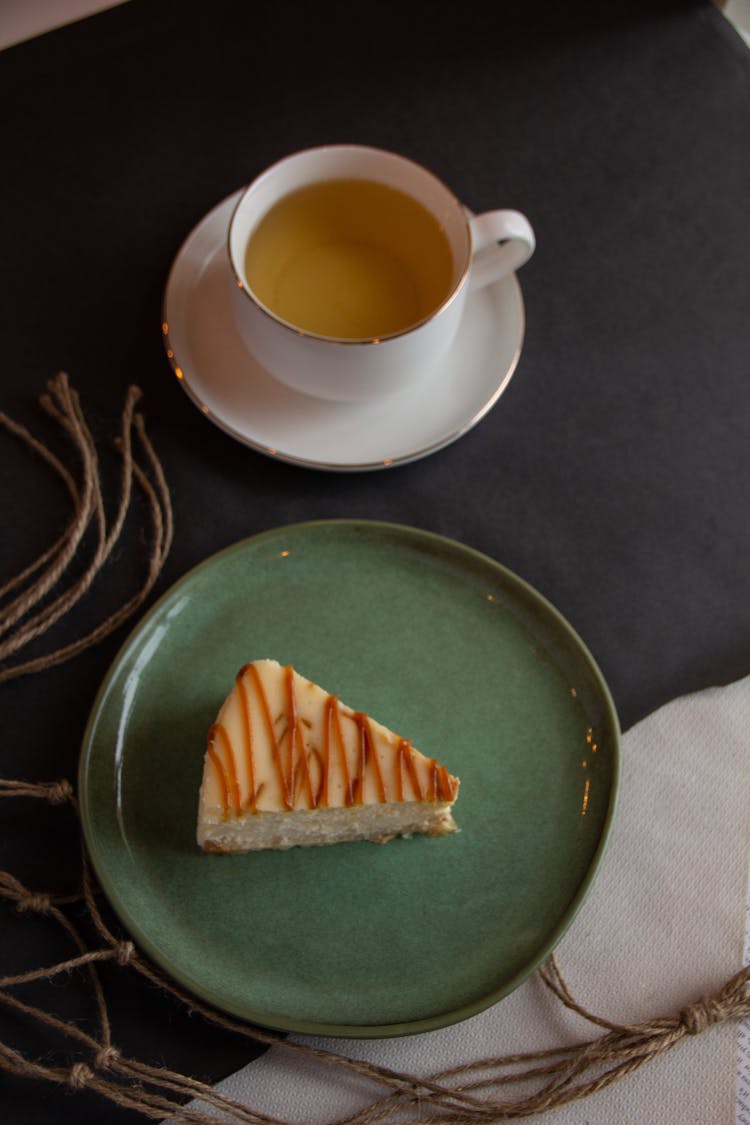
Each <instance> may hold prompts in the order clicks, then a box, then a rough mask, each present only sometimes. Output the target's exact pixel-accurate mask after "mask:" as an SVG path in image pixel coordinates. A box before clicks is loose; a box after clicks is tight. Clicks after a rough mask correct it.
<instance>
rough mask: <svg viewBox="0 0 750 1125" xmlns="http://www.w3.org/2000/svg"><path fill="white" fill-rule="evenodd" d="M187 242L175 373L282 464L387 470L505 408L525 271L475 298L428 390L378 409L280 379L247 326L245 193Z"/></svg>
mask: <svg viewBox="0 0 750 1125" xmlns="http://www.w3.org/2000/svg"><path fill="white" fill-rule="evenodd" d="M238 194H239V193H237V194H235V195H232V196H230V197H229V198H228V199H225V200H224V201H223V202H222V203H220V204H219V205H218V206H217V207H215V208H214V209H213V210H212V211H210V212H209V213H208V215H206V216H205V218H204V219H202V220H201V222H200V223H199V224H198V226H197V227H196V228H195V229H194V230H193V231H192V232H191V234H190V235H189V236H188V238H187V239H186V241H185V242H184V244H183V246H182V247H181V249H180V251H179V253H178V255H177V257H176V259H175V261H174V264H173V266H172V269H171V272H170V275H169V280H168V282H167V287H166V293H165V297H164V310H163V313H164V315H163V323H162V331H163V333H164V341H165V346H166V349H167V356H168V358H169V361H170V363H171V365H172V369H173V370H174V372H175V374H176V375H177V377H178V379H179V380H180V382H181V384H182V386H183V387H184V389H185V391H186V392H187V393H188V395H189V396H190V397H191V398H192V400H193V401H194V402H195V404H196V405H197V406H198V408H199V409H200V410H202V411H203V413H204V414H205V415H206V416H207V417H208V418H209V419H210V420H211V421H212V422H214V423H215V425H217V426H219V427H220V428H221V429H222V430H225V431H226V433H228V434H230V435H231V437H233V438H236V439H237V441H240V442H243V443H244V444H245V445H249V446H250V447H251V448H253V449H256V450H258V451H259V452H260V453H265V454H267V455H268V456H270V457H275V458H278V459H280V460H282V461H290V462H292V463H293V464H296V465H304V466H307V467H309V468H316V469H328V470H331V471H337V472H353V471H364V470H368V469H384V468H389V467H390V466H392V465H400V464H404V463H405V462H407V461H415V460H417V459H418V458H420V457H426V456H427V455H428V454H430V453H434V452H435V451H436V450H438V449H442V448H443V447H444V446H446V445H449V444H450V443H451V442H453V441H455V440H456V439H457V438H459V437H461V436H462V435H463V434H465V433H466V432H467V431H468V430H470V429H471V428H472V427H473V426H475V425H476V424H477V422H479V421H480V419H481V418H483V417H484V415H485V414H486V413H487V412H488V410H490V408H491V407H492V406H494V404H495V403H496V402H497V400H498V398H499V397H500V395H501V394H502V392H503V391H504V390H505V388H506V386H507V385H508V383H509V382H510V378H511V376H512V375H513V372H514V370H515V368H516V364H517V362H518V357H519V355H520V352H521V344H522V342H523V334H524V307H523V299H522V296H521V289H520V286H519V284H518V281H517V279H516V277H515V276H511V277H508V278H505V279H504V280H502V281H500V282H497V283H495V284H494V285H491V286H488V287H487V288H486V289H483V290H478V291H477V292H476V293H472V294H471V295H470V296H469V299H468V301H467V304H466V311H465V314H464V318H463V320H462V322H461V327H460V329H459V332H458V336H457V338H456V340H455V341H454V343H453V346H452V347H451V350H450V352H449V353H448V355H447V356H446V357H445V359H444V360H443V361H442V362H441V365H440V367H439V368H438V370H437V371H433V372H432V374H431V375H430V376H429V377H428V378H427V379H426V380H425V381H423V382H422V383H421V384H417V385H415V386H411V387H409V388H407V389H405V390H403V391H399V392H398V393H397V394H395V395H390V396H388V397H387V398H384V399H379V400H378V401H376V402H373V403H365V404H361V403H338V402H326V401H324V400H323V399H316V398H312V397H310V396H308V395H301V394H298V393H297V392H296V391H293V390H291V389H289V388H288V387H285V386H283V385H282V384H281V383H279V382H278V381H277V380H275V379H274V378H272V376H271V375H269V374H268V373H267V372H266V371H265V370H264V369H263V368H262V367H261V365H260V364H259V363H258V361H257V360H256V359H254V357H253V356H252V355H251V354H250V353H249V352H248V351H247V349H246V347H245V346H244V344H243V343H242V341H241V339H240V336H239V333H238V332H237V329H236V327H235V323H234V319H233V314H232V306H231V302H230V299H229V297H230V286H231V285H232V284H233V281H232V278H231V275H230V270H229V264H228V260H227V252H226V230H227V225H228V222H229V216H230V214H231V211H232V208H233V207H234V204H235V201H236V199H237V195H238Z"/></svg>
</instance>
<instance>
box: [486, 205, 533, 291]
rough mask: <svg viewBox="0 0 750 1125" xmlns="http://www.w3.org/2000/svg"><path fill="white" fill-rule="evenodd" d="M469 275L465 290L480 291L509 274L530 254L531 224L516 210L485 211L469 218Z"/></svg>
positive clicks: (531, 247)
mask: <svg viewBox="0 0 750 1125" xmlns="http://www.w3.org/2000/svg"><path fill="white" fill-rule="evenodd" d="M469 229H470V231H471V254H472V262H471V276H470V278H469V289H481V288H482V286H484V285H489V284H490V283H491V282H493V281H499V280H500V278H501V277H505V276H506V274H509V273H513V272H514V270H517V269H518V268H519V267H520V266H522V265H523V264H524V262H528V260H529V258H530V257H531V255H532V254H533V253H534V248H535V246H536V239H535V237H534V231H533V230H532V229H531V224H530V222H529V220H528V219H527V218H526V216H525V215H522V214H521V212H520V211H486V212H485V213H484V214H483V215H475V216H474V217H473V218H471V219H469Z"/></svg>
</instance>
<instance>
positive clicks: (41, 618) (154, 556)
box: [0, 372, 173, 683]
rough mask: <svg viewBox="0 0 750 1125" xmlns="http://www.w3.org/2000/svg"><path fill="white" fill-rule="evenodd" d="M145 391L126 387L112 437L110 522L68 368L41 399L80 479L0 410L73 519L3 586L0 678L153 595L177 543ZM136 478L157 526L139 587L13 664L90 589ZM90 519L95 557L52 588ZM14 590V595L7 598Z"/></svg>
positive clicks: (56, 657)
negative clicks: (114, 492) (142, 406)
mask: <svg viewBox="0 0 750 1125" xmlns="http://www.w3.org/2000/svg"><path fill="white" fill-rule="evenodd" d="M140 397H141V391H140V390H139V388H138V387H130V388H129V389H128V392H127V397H126V400H125V406H124V408H123V412H122V420H121V427H120V434H119V436H118V438H117V439H116V442H115V445H116V447H117V449H118V450H119V452H120V456H121V459H122V467H121V474H120V497H119V501H118V503H117V508H116V511H115V514H114V517H113V518H112V520H111V521H108V520H107V515H106V512H105V505H104V500H103V496H102V483H101V477H100V472H99V461H98V457H97V452H96V446H95V444H94V439H93V437H92V435H91V431H90V429H89V427H88V425H87V424H86V419H85V418H84V415H83V411H82V410H81V404H80V401H79V398H78V395H77V394H76V392H75V391H74V390H73V389H72V388H71V386H70V382H69V380H68V377H67V375H66V374H65V373H64V372H61V373H60V374H59V375H58V376H57V377H56V378H55V379H52V380H51V381H50V383H49V394H46V395H43V396H42V398H41V399H40V403H41V405H42V407H43V409H44V410H45V411H46V412H47V413H48V414H49V415H50V416H51V417H52V418H54V419H55V420H56V421H57V422H58V423H59V425H60V427H61V428H62V430H63V431H64V432H65V433H66V434H67V436H68V437H69V438H70V440H71V441H72V443H73V445H74V447H75V450H76V453H77V455H78V459H79V461H80V480H79V479H76V477H74V475H73V474H72V473H71V472H70V470H69V469H68V468H67V467H66V466H65V465H64V464H63V463H62V462H61V461H60V459H59V458H58V457H57V456H56V455H55V454H54V453H53V452H52V451H51V450H50V449H49V448H48V447H47V446H46V445H44V444H43V443H42V442H41V441H39V439H38V438H36V437H34V436H33V434H31V433H30V432H29V430H27V429H26V427H25V426H22V425H21V424H19V423H18V422H15V421H13V419H12V418H9V417H8V416H7V414H4V413H3V412H2V411H0V426H2V427H4V428H5V429H6V430H7V431H9V432H10V433H11V434H14V435H15V436H16V437H17V438H19V439H20V440H21V441H22V442H24V443H25V444H26V445H27V446H28V447H29V449H31V450H33V451H34V453H36V454H37V455H38V456H39V457H41V458H42V459H43V460H44V461H45V462H46V463H47V464H48V465H49V466H50V468H51V469H53V470H54V472H55V473H57V475H58V476H59V477H60V479H61V480H62V482H63V483H64V485H65V487H66V489H67V491H68V493H69V495H70V498H71V501H72V506H73V512H72V515H71V518H70V521H69V523H68V525H67V527H66V528H65V530H64V531H63V533H62V535H60V537H59V538H58V539H57V540H56V541H55V542H54V543H52V545H51V546H50V547H48V548H47V550H46V551H44V552H43V553H42V554H41V555H40V556H39V557H38V558H37V559H35V560H34V561H33V562H31V563H30V564H29V565H28V566H27V567H25V568H24V569H23V570H22V571H21V572H20V574H17V575H16V576H15V577H14V578H11V579H10V580H9V581H8V582H6V583H5V584H4V585H3V586H2V587H0V683H2V682H3V681H5V680H11V679H15V678H16V677H17V676H23V675H26V674H28V673H31V672H40V671H42V670H43V669H45V668H51V667H53V666H54V665H55V664H61V663H62V662H63V661H65V660H69V659H70V658H71V657H73V656H77V655H78V653H80V652H83V651H84V649H86V648H89V647H90V646H91V645H94V644H97V643H98V642H99V641H101V640H103V639H104V638H105V637H106V636H108V635H109V634H110V633H112V632H114V630H115V629H117V628H119V626H120V625H122V624H123V622H124V621H126V620H127V619H128V618H129V617H132V615H133V614H134V613H135V612H136V610H137V609H138V608H139V607H140V606H141V605H142V603H143V602H144V601H145V599H146V598H147V597H148V594H149V592H150V591H151V589H152V587H153V585H154V583H155V582H156V579H157V578H158V576H159V573H160V571H161V569H162V566H163V565H164V560H165V559H166V557H167V555H168V553H169V548H170V545H171V542H172V532H173V526H172V505H171V502H170V497H169V488H168V487H167V482H166V480H165V479H164V473H163V470H162V467H161V464H160V462H159V460H158V458H157V457H156V454H155V453H154V449H153V446H152V445H151V442H150V440H149V438H148V436H147V434H146V427H145V424H144V421H143V416H142V415H141V414H138V413H136V411H135V407H136V404H137V403H138V400H139V399H140ZM133 431H135V433H136V434H137V436H138V439H139V441H140V444H141V447H142V449H143V452H144V454H145V457H146V467H147V469H146V470H144V468H142V467H141V465H139V464H138V462H137V461H136V460H135V457H134V455H133ZM147 470H148V471H147ZM149 473H150V476H149ZM133 478H135V480H136V481H137V482H138V485H139V486H140V488H141V489H142V490H143V492H144V493H145V496H146V499H147V501H148V506H149V511H150V516H151V522H152V532H153V535H152V543H151V550H150V555H149V560H148V569H147V573H146V577H145V579H144V582H143V585H142V586H141V588H140V590H138V591H137V592H136V593H135V594H134V595H133V596H132V597H131V598H129V599H128V600H127V601H126V602H125V603H124V604H123V605H122V606H120V607H119V609H117V610H116V611H115V612H114V613H112V614H111V615H110V616H109V617H108V618H107V619H106V620H105V621H102V622H101V624H99V625H98V626H97V627H96V628H95V629H93V630H92V631H91V632H90V633H88V634H87V635H86V636H84V637H81V638H80V639H79V640H77V641H74V642H72V643H71V644H68V645H64V646H62V647H60V648H58V649H53V650H51V651H50V652H47V653H46V654H45V655H44V656H40V657H37V658H35V659H32V660H26V661H24V660H16V661H15V662H11V663H8V660H9V658H14V657H16V655H17V654H18V653H20V652H21V650H22V649H24V648H25V647H26V646H27V645H29V644H30V643H31V642H32V641H33V640H35V639H36V638H37V637H40V636H42V635H43V634H45V633H46V632H47V631H48V630H49V629H50V628H51V627H52V626H53V625H54V624H55V622H57V621H59V620H60V618H62V617H63V616H64V615H65V614H67V613H69V612H70V610H71V609H73V607H74V606H75V605H76V603H77V602H78V601H79V600H80V599H81V598H82V597H83V596H84V594H86V592H87V591H88V590H89V588H90V587H91V584H92V583H93V581H94V579H95V578H96V576H97V575H98V574H99V573H100V571H101V569H102V567H103V566H104V564H105V563H106V562H107V560H108V559H109V557H110V556H111V554H112V550H113V548H114V547H115V545H116V544H117V542H118V540H119V538H120V535H121V532H122V528H123V524H124V522H125V517H126V515H127V513H128V508H129V506H130V500H131V495H132V485H133ZM151 478H153V483H152V479H151ZM92 524H93V525H94V527H95V540H96V541H95V546H94V549H93V553H92V557H91V558H90V560H89V562H88V564H87V565H86V568H85V570H84V571H83V573H82V574H80V575H79V576H78V577H77V578H75V579H71V580H70V581H69V584H68V585H67V586H66V587H65V588H64V589H62V590H61V591H60V592H59V593H56V594H55V593H54V591H55V590H56V589H57V587H58V585H59V584H60V583H61V582H62V581H63V579H64V577H65V573H66V571H67V570H68V568H69V567H70V565H71V563H72V562H73V560H74V558H75V557H76V554H77V552H78V550H79V548H80V547H81V544H82V542H83V539H84V536H85V535H86V532H87V531H88V530H89V528H90V527H91V525H92ZM16 591H17V592H16ZM14 593H15V596H14V597H12V598H10V595H12V594H14ZM8 599H10V600H8ZM2 603H4V604H2ZM3 638H4V639H3Z"/></svg>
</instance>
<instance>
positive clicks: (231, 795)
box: [207, 664, 457, 816]
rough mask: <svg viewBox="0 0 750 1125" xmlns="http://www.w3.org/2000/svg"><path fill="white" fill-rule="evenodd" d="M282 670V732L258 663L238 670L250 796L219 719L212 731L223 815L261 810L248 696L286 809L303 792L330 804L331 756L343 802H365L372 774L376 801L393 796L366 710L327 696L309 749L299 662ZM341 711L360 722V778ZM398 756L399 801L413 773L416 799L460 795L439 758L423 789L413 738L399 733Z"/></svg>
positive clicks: (313, 803) (315, 803)
mask: <svg viewBox="0 0 750 1125" xmlns="http://www.w3.org/2000/svg"><path fill="white" fill-rule="evenodd" d="M284 677H285V692H284V694H285V705H286V707H285V718H286V726H285V727H284V729H283V730H282V733H281V735H280V736H277V734H276V729H275V724H274V720H273V717H272V715H271V709H270V705H269V701H268V696H267V695H266V692H265V688H264V687H263V681H262V679H261V677H260V673H259V672H258V669H257V668H256V667H255V665H254V664H246V665H245V666H244V668H242V669H241V670H240V672H239V673H238V675H237V690H238V692H239V696H240V708H241V716H242V723H241V726H242V747H241V748H240V750H241V753H242V755H243V758H244V761H245V765H246V769H247V781H248V796H247V797H246V799H245V800H244V801H242V800H241V796H240V785H239V775H238V771H237V761H236V758H235V747H234V746H233V745H232V743H231V740H230V738H229V735H228V733H227V731H226V729H225V728H224V727H223V726H222V724H221V723H214V725H213V726H212V727H211V729H210V731H209V735H208V750H207V756H208V758H209V760H210V761H211V763H212V764H213V766H214V769H215V771H216V774H217V777H218V781H219V788H220V791H221V802H222V807H223V810H224V815H225V816H229V815H230V814H233V815H236V816H238V815H239V814H240V813H241V811H242V810H243V809H245V810H246V809H250V810H251V811H252V812H257V811H258V809H257V802H258V796H259V794H260V791H261V789H262V785H261V786H259V787H257V788H256V782H255V757H254V749H253V736H252V723H251V703H252V701H253V699H254V700H255V701H256V702H257V705H258V706H259V707H260V712H261V716H262V721H263V726H264V728H265V731H266V734H267V736H268V741H269V745H270V747H271V754H272V758H273V763H274V769H275V772H276V775H277V777H278V781H279V787H280V790H281V794H282V802H283V805H284V807H285V808H286V809H288V810H290V811H291V810H292V809H294V807H295V805H297V803H298V802H300V801H301V798H302V796H303V794H304V799H305V802H306V805H307V808H309V809H314V808H319V807H321V808H328V807H330V799H331V793H330V787H329V782H330V777H331V772H332V767H333V765H334V758H335V760H336V761H337V762H338V765H339V768H340V771H341V776H342V779H343V789H344V794H343V797H344V805H345V806H347V807H351V806H352V805H361V804H363V803H364V799H365V785H366V780H367V777H368V775H371V776H372V778H373V782H374V787H375V791H376V795H377V800H378V801H379V802H381V803H385V802H386V801H387V800H388V796H387V792H386V786H385V781H384V779H383V774H382V771H381V768H380V760H379V757H378V753H377V751H376V749H375V740H374V736H373V731H372V726H371V724H370V718H369V716H368V715H366V714H364V712H362V711H357V712H348V711H347V712H342V710H341V706H340V704H339V700H338V699H337V697H336V696H335V695H329V696H328V697H327V699H326V701H325V704H324V712H323V747H322V754H321V753H320V752H319V751H318V750H317V749H314V748H308V747H307V745H306V743H305V733H304V724H303V723H302V721H301V720H300V717H299V712H298V708H297V699H296V695H295V691H294V669H293V668H292V667H291V666H287V667H286V668H285V669H284ZM342 715H343V717H345V718H347V719H349V720H351V721H352V722H354V723H355V724H356V727H357V751H356V755H357V766H358V769H357V774H356V777H352V775H351V771H350V769H349V762H348V760H347V754H346V742H345V739H344V734H343V731H342V727H341V718H342ZM277 721H278V720H277ZM395 756H396V768H395V775H396V797H397V800H399V801H403V800H405V799H406V797H405V784H404V783H405V781H406V779H408V782H409V786H410V788H411V790H412V792H413V794H414V798H415V799H416V800H418V801H424V800H427V801H440V800H442V801H452V800H453V799H454V798H455V795H456V788H457V787H456V784H455V783H454V781H453V779H452V778H451V776H450V774H449V773H448V771H447V769H446V768H445V766H441V765H439V764H438V763H437V762H436V761H435V760H434V759H432V760H430V761H429V762H428V767H429V775H428V778H427V791H426V792H425V790H424V789H423V786H422V784H421V782H420V778H419V772H418V769H417V766H416V762H415V760H414V756H413V747H412V745H411V742H410V741H409V740H408V739H406V738H402V739H400V740H399V742H398V746H397V747H396V750H395ZM312 757H314V758H315V759H316V761H317V764H318V767H319V770H320V775H321V776H320V780H319V783H318V785H317V787H314V786H313V778H312V774H311V771H310V760H311V758H312Z"/></svg>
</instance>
